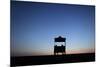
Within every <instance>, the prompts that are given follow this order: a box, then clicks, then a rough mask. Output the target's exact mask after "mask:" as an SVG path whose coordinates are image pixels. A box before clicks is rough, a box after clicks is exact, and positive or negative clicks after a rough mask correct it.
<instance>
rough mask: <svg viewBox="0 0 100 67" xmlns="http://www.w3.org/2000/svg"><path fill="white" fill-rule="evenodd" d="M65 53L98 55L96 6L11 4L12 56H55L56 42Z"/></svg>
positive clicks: (13, 2) (37, 3)
mask: <svg viewBox="0 0 100 67" xmlns="http://www.w3.org/2000/svg"><path fill="white" fill-rule="evenodd" d="M58 36H62V37H65V38H66V53H67V54H74V53H92V52H94V51H95V6H89V5H74V4H73V5H72V4H57V3H56V4H55V3H52V4H51V3H40V2H22V1H20V2H19V1H12V2H11V40H10V41H11V56H30V55H31V56H34V55H52V54H53V51H54V38H55V37H58Z"/></svg>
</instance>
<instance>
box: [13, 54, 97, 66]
mask: <svg viewBox="0 0 100 67" xmlns="http://www.w3.org/2000/svg"><path fill="white" fill-rule="evenodd" d="M90 61H95V53H85V54H69V55H58V56H54V55H47V56H23V57H11V66H25V65H41V64H57V63H72V62H90Z"/></svg>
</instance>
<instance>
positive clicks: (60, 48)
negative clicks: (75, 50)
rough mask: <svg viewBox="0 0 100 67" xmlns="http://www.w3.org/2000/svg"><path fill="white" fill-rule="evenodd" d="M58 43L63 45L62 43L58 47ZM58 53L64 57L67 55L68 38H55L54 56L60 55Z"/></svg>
mask: <svg viewBox="0 0 100 67" xmlns="http://www.w3.org/2000/svg"><path fill="white" fill-rule="evenodd" d="M56 42H58V43H60V42H63V44H62V43H61V45H60V46H58V45H57V44H56ZM58 53H62V55H64V54H66V38H63V37H61V36H59V37H58V38H54V55H58Z"/></svg>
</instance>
